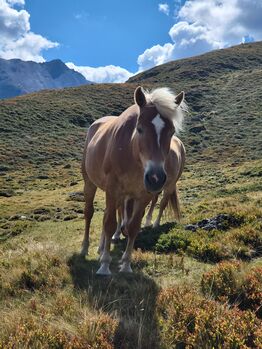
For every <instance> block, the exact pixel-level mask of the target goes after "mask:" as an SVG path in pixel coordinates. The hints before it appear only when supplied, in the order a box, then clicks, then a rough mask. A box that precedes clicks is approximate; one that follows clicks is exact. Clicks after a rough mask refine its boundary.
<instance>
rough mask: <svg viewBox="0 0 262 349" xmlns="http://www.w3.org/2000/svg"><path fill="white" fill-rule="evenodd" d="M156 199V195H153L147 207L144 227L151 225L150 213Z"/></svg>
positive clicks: (151, 213) (152, 210)
mask: <svg viewBox="0 0 262 349" xmlns="http://www.w3.org/2000/svg"><path fill="white" fill-rule="evenodd" d="M157 200H158V195H155V196H154V197H153V199H152V201H151V205H150V208H149V210H148V212H147V215H146V221H145V224H144V227H149V226H150V225H152V215H153V212H154V208H155V206H156V203H157Z"/></svg>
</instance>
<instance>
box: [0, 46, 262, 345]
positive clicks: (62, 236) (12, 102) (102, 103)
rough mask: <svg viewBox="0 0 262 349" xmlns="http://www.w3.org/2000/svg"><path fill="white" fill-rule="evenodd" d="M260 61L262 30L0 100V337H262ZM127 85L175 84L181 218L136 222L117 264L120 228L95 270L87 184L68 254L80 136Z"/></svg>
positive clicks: (5, 340) (112, 108)
mask: <svg viewBox="0 0 262 349" xmlns="http://www.w3.org/2000/svg"><path fill="white" fill-rule="evenodd" d="M261 67H262V42H255V43H246V44H241V45H238V46H234V47H231V48H227V49H222V50H216V51H212V52H209V53H206V54H203V55H200V56H196V57H192V58H186V59H181V60H177V61H172V62H169V63H166V64H163V65H159V66H156V67H154V68H152V69H150V70H147V71H145V72H142V73H140V74H138V75H135V76H133V77H131V78H130V79H129V80H128V81H127V82H126V83H117V84H87V85H82V86H78V87H72V88H64V89H61V90H44V91H40V92H37V93H32V94H27V95H23V96H19V97H15V98H10V99H5V100H1V101H0V318H1V326H0V348H3V349H8V348H10V349H11V348H67V349H69V348H72V349H73V348H74V349H80V348H83V349H84V348H88V349H89V348H90V349H91V348H92V349H94V348H96V349H111V348H121V349H147V348H148V349H160V348H161V349H162V348H163V349H171V348H178V349H180V348H201V349H211V348H224V349H227V348H228V349H229V348H230V349H237V348H239V349H243V348H262V308H261V305H262V180H261V177H262V158H261V156H262V69H261ZM137 86H142V87H143V88H144V89H148V90H151V89H153V88H157V87H164V86H166V87H169V88H170V89H171V90H172V91H175V92H176V93H179V92H180V91H185V100H186V102H187V105H188V112H187V113H186V114H185V122H184V128H183V131H181V132H180V133H179V134H178V137H179V138H180V139H181V140H182V142H183V144H184V145H185V149H186V164H185V168H184V171H183V173H182V176H181V178H180V180H179V181H178V190H179V197H180V203H181V213H182V218H181V220H180V221H179V222H177V221H173V219H172V218H170V216H169V214H168V212H165V214H164V216H163V218H162V221H161V224H160V226H159V227H157V228H153V227H146V228H142V230H141V232H140V233H139V234H138V237H137V239H136V241H135V248H134V252H133V260H132V268H133V273H119V268H118V260H119V258H120V256H121V255H122V253H123V251H124V249H125V244H126V239H125V237H124V236H121V240H120V242H118V243H117V244H112V246H111V255H112V257H113V259H112V263H111V271H112V276H110V277H103V276H99V275H96V271H97V270H98V269H99V265H100V264H99V257H98V254H97V248H98V245H99V240H100V235H101V231H102V222H103V213H104V209H105V197H104V193H103V192H102V191H99V190H98V191H97V194H96V197H95V213H94V217H93V220H92V223H91V230H90V240H91V241H90V247H89V255H88V256H86V257H85V258H84V257H82V256H80V250H81V243H82V240H83V234H84V214H83V211H84V196H83V185H84V183H83V178H82V174H81V160H82V156H83V150H84V143H85V137H86V132H87V129H88V126H89V125H90V124H91V123H92V122H93V121H95V120H97V119H99V118H101V117H103V116H105V115H115V116H118V115H120V114H121V113H122V112H123V111H124V110H125V109H126V108H127V107H129V106H130V105H132V104H133V103H134V102H133V101H134V91H135V89H136V88H137ZM159 202H160V201H158V204H157V205H156V208H155V210H154V213H153V216H154V217H153V218H156V217H157V214H158V209H159Z"/></svg>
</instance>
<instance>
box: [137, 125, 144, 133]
mask: <svg viewBox="0 0 262 349" xmlns="http://www.w3.org/2000/svg"><path fill="white" fill-rule="evenodd" d="M136 129H137V132H138V133H139V134H140V135H141V134H142V133H143V129H142V127H141V126H137V128H136Z"/></svg>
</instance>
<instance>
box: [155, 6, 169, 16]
mask: <svg viewBox="0 0 262 349" xmlns="http://www.w3.org/2000/svg"><path fill="white" fill-rule="evenodd" d="M158 10H159V11H160V12H163V13H164V14H165V15H167V16H168V15H169V5H168V4H158Z"/></svg>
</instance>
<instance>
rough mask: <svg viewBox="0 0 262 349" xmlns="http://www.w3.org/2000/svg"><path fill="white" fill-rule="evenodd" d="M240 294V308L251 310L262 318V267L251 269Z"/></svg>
mask: <svg viewBox="0 0 262 349" xmlns="http://www.w3.org/2000/svg"><path fill="white" fill-rule="evenodd" d="M239 293H240V299H241V302H240V307H241V308H242V309H251V310H253V311H255V313H256V315H257V316H258V317H260V318H262V267H256V268H253V269H251V272H250V273H248V274H247V275H246V276H245V278H244V280H243V283H242V285H241V287H240V290H239Z"/></svg>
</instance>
